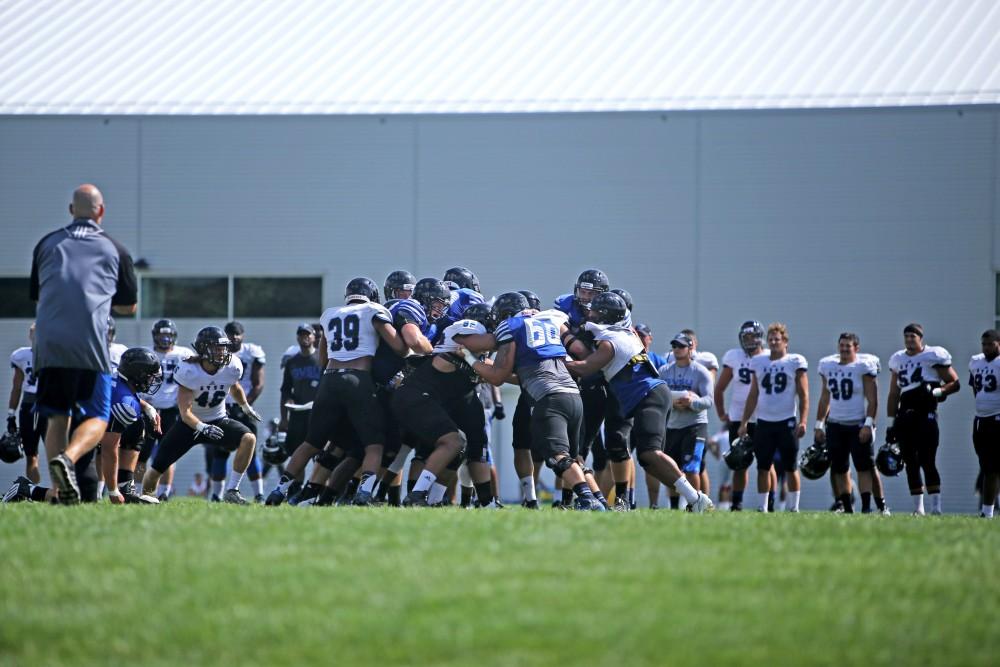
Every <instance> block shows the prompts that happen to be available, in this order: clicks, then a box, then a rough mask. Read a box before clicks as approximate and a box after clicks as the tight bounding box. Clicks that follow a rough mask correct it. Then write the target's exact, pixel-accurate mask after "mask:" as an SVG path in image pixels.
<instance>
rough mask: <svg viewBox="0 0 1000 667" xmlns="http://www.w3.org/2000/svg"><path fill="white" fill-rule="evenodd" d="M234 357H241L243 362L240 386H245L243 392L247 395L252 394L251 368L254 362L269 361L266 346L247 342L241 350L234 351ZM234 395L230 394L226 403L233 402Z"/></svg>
mask: <svg viewBox="0 0 1000 667" xmlns="http://www.w3.org/2000/svg"><path fill="white" fill-rule="evenodd" d="M233 356H234V357H239V360H240V363H242V364H243V376H242V377H241V378H240V386H241V387H243V393H245V394H246V395H247V396H249V395H250V389H251V387H253V382H252V381H251V376H252V375H253V374H252V373H251V369H252V368H253V365H254V363H255V362H256V363H258V364H260V365H261V366H263V365H264V364H266V363H267V357H266V356H265V355H264V348H262V347H261V346H260V345H257V344H256V343H246V342H244V343H243V345H241V346H240V351H239V352H233ZM233 402H234V401H233V397H232V396H230V397H228V398H226V403H233Z"/></svg>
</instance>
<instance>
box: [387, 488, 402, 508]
mask: <svg viewBox="0 0 1000 667" xmlns="http://www.w3.org/2000/svg"><path fill="white" fill-rule="evenodd" d="M401 488H402V486H390V487H389V493H387V494H386V500H387V502H388V503H389V504H390V505H392V506H393V507H399V502H400V496H401V493H400V490H401Z"/></svg>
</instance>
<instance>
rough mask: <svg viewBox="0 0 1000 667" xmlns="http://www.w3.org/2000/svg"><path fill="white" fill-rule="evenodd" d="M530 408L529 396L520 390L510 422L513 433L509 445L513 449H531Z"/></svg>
mask: <svg viewBox="0 0 1000 667" xmlns="http://www.w3.org/2000/svg"><path fill="white" fill-rule="evenodd" d="M531 406H532V400H531V394H529V393H528V392H526V391H524V390H523V389H522V390H521V395H520V396H519V397H518V399H517V405H516V406H515V407H514V416H513V418H511V422H510V427H511V429H512V431H513V436H512V439H511V443H510V444H511V446H512V447H513V448H514V449H531ZM535 460H536V461H537V460H539V459H535Z"/></svg>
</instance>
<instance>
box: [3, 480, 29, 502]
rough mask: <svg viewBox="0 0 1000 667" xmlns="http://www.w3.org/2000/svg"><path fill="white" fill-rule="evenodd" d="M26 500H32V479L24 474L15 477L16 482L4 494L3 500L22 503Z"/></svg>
mask: <svg viewBox="0 0 1000 667" xmlns="http://www.w3.org/2000/svg"><path fill="white" fill-rule="evenodd" d="M26 501H27V502H31V480H30V479H28V478H27V477H25V476H23V475H22V476H20V477H18V478H17V479H15V480H14V483H13V484H11V485H10V488H9V489H7V493H5V494H3V502H5V503H22V502H26Z"/></svg>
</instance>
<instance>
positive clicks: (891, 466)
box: [875, 442, 903, 477]
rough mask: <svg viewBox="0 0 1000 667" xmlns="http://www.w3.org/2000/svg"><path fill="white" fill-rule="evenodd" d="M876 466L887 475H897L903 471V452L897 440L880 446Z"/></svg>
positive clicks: (876, 456)
mask: <svg viewBox="0 0 1000 667" xmlns="http://www.w3.org/2000/svg"><path fill="white" fill-rule="evenodd" d="M875 467H876V468H878V471H879V472H880V473H882V474H883V475H885V476H886V477H895V476H896V475H898V474H899V473H901V472H903V453H902V452H901V451H900V449H899V445H898V444H896V443H895V442H887V443H885V444H884V445H882V446H881V447H879V448H878V454H876V455H875Z"/></svg>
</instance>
